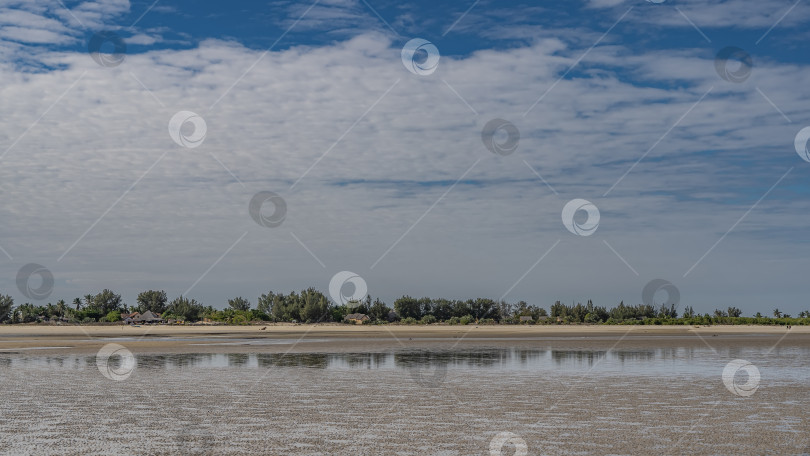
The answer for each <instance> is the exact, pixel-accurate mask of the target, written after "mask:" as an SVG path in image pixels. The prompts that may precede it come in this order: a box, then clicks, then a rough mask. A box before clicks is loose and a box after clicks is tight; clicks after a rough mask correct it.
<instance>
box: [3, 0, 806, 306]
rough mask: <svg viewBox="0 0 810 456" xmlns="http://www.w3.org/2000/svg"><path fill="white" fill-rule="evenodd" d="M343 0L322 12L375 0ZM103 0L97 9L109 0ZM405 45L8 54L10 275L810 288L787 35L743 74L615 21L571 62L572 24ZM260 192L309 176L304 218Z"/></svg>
mask: <svg viewBox="0 0 810 456" xmlns="http://www.w3.org/2000/svg"><path fill="white" fill-rule="evenodd" d="M613 3H616V2H607V3H605V2H602V3H601V5H602V6H610V4H613ZM127 6H128V5H127ZM326 6H327V9H326V10H320V12H319V13H318V14H319V15H316V16H314V19H318V18H323V17H332V16H330V15H338V16H339V17H340V18H343V19H341V20H344V19H345V20H347V21H348V20H349V19H348V18H345V17H344V15H347V14H349V13H347V12H345V11H337V10H334V8H335V6H334V5H326ZM338 6H339V5H338ZM119 7H120V8H121V9H123V8H124V7H125V5H124V4H123V3H121V4H120V5H119ZM620 7H621V5H619V6H617V8H620ZM77 11H78V12H77ZM351 11H353V10H351V9H350V10H349V12H351ZM92 12H93V10H92V9H91V8H89V7H87V8H85V9H84V10H83V9H81V8H79V9H75V8H74V9H73V13H74V14H76V15H77V18H78V20H81V21H82V22H85V21H87V22H91V21H94V20H97V21H100V20H101V15H100V14H101V13H99V15H97V16H94V15H93V14H91V13H92ZM29 13H30V14H34V13H32V12H30V11H29ZM48 14H52V15H54V14H55V15H56V17H57V18H59V20H58V21H57V20H54V22H47V21H46V22H47V24H46V23H44V22H42V23H40V22H37V21H41V20H42V19H36V18H30V17H29V19H30V24H28V29H29V30H31V31H32V32H31V34H30V35H29V36H30V38H29V39H28V41H27V42H28V43H35V42H37V41H36V38H35V36H36V35H37V34H38V33H42V34H47V33H51V34H55V36H51V37H50V38H49V39H52V40H62V39H77V36H78V35H77V33H76V32H75V27H74V26H73V24H72V22H71V21H75V20H76V19H73V18H68V17H66V16H64V14H63V13H48ZM48 14H45V13H42V14H41V15H40V16H41V17H45V16H48ZM104 14H109V15H112V16H115V15H116V14H119V13H118V12H117V10H116V9H115V8H111V9H110V11H107V12H105V13H104ZM26 17H27V16H26ZM59 24H62V25H61V27H66V28H67V29H66V30H62V31H60V28H59V27H60V25H59ZM65 24H67V25H65ZM12 32H13V31H12ZM12 32H9V33H12ZM569 32H570V31H567V30H561V31H560V34H559V35H560V36H562V37H565V36H567V35H569ZM56 35H58V36H56ZM549 35H553V33H549ZM42 36H43V37H44V38H43V39H46V38H47V37H45V35H42ZM4 38H5V39H7V40H13V37H12V36H11V35H7V36H4ZM21 41H24V40H21ZM402 44H404V41H403V42H399V41H394V40H393V38H391V36H390V35H388V34H383V33H378V32H364V33H359V34H355V35H354V36H352V37H351V38H345V39H341V40H339V41H336V42H334V43H331V44H328V45H307V46H304V45H300V46H292V47H289V48H287V49H284V50H280V51H271V52H268V53H266V54H264V53H263V51H262V50H254V49H250V48H248V47H245V46H243V45H242V44H240V43H238V42H236V41H223V40H217V39H208V40H204V41H202V42H201V43H199V44H198V45H196V46H193V47H191V48H188V49H180V50H178V49H160V50H153V51H148V52H141V53H135V54H130V55H127V57H126V60H125V61H124V63H122V64H121V65H119V66H117V67H114V68H105V67H101V66H99V65H97V64H96V63H95V62H94V61H93V60H92V59H91V58H90V57H89V56H88V55H87V54H86V53H77V52H67V51H59V50H52V49H51V50H40V51H37V53H36V58H37V59H41V60H42V61H47V62H48V66H49V67H50V68H58V69H54V70H48V71H38V72H36V73H30V72H24V71H25V70H24V69H20V68H18V66H17V65H15V64H13V62H12V63H6V64H4V65H3V66H2V75H0V77H2V80H3V81H4V87H3V89H2V93H3V100H4V101H3V109H4V111H5V112H7V113H8V114H7V115H6V117H5V118H4V120H5V121H4V122H3V123H2V125H0V139H1V140H2V148H1V149H2V150H1V151H0V153H3V151H5V154H4V155H3V157H2V159H1V160H0V200H2V204H1V205H0V217H2V219H3V220H4V223H3V227H2V228H0V246H2V247H3V248H4V249H5V250H7V251H8V252H9V253H10V254H11V256H12V257H13V258H14V259H13V260H11V259H8V258H6V259H3V260H2V262H1V263H0V268H1V269H2V271H3V274H2V277H6V278H7V279H6V280H5V281H3V282H0V287H1V288H0V289H2V290H3V291H4V292H6V293H9V292H13V291H14V289H13V277H14V275H15V274H16V272H17V269H19V267H20V265H21V264H24V263H29V262H36V263H40V264H43V265H45V266H47V267H48V268H50V269H51V271H52V272H53V274H54V276H55V278H56V286H55V288H54V292H53V297H54V298H56V299H58V298H59V297H64V298H66V299H67V298H71V297H74V296H79V295H81V294H84V293H86V292H90V291H94V290H98V289H101V288H103V287H110V288H113V289H115V290H116V291H120V292H123V293H124V294H125V298H127V299H128V300H129V302H133V301H134V296H135V294H136V293H137V292H138V291H140V290H142V289H147V288H156V287H160V288H165V289H166V290H167V291H168V292H169V294H171V295H176V294H180V293H182V292H184V291H185V290H186V289H187V288H188V287H189V286H190V285H192V283H194V282H195V280H197V279H198V278H199V277H200V276H201V275H202V274H203V273H204V272H206V270H207V269H208V268H209V266H211V265H214V263H215V262H216V265H215V266H214V267H213V268H212V269H211V271H210V273H208V274H207V275H206V276H205V278H204V279H203V280H201V281H200V282H199V284H198V285H197V286H196V287H195V288H194V291H193V292H192V295H194V296H197V297H200V298H202V301H203V302H205V303H206V304H213V305H222V303H224V298H225V297H228V296H233V295H237V294H241V295H246V296H256V295H258V294H259V293H262V292H266V291H267V290H268V289H273V290H277V291H284V290H289V289H294V288H301V287H306V286H310V285H314V286H317V287H319V288H320V289H322V290H324V291H325V290H326V289H327V288H328V283H329V279H330V278H331V277H332V275H333V274H334V273H335V272H337V271H341V270H351V271H355V272H356V273H357V274H359V275H360V276H362V277H363V278H364V279H365V281H366V282H367V284H368V288H369V293H370V294H372V295H373V296H382V297H383V298H386V299H388V300H391V299H393V298H395V297H396V296H398V295H401V294H403V293H409V292H410V293H413V292H414V291H413V290H414V289H417V290H419V293H424V294H428V295H435V296H439V295H442V296H448V297H475V296H479V295H486V296H490V297H493V298H498V297H500V296H501V295H502V294H503V293H505V292H506V291H507V290H510V291H509V294H507V295H506V299H511V300H517V299H526V300H531V301H532V302H536V303H538V304H541V305H545V306H547V305H548V304H549V303H550V302H553V301H554V300H556V299H564V300H571V299H579V300H585V299H588V298H593V299H594V300H595V301H596V302H597V303H601V304H609V305H612V304H615V303H616V302H618V300H621V299H624V300H625V301H627V302H640V300H641V290H642V288H643V286H644V285H645V284H646V283H647V282H648V281H649V280H650V279H651V278H656V277H663V278H666V279H667V280H670V281H671V282H673V283H676V284H677V286H678V288H679V289H680V292H681V296H682V303H683V304H684V305H689V304H694V306H695V307H696V309H700V310H705V311H710V310H712V309H709V308H706V309H702V308H701V306H702V305H704V303H705V305H706V306H708V305H716V306H717V307H721V306H725V305H737V306H739V307H742V308H744V309H750V310H754V309H755V308H760V307H761V302H762V299H764V298H765V297H766V296H770V295H776V296H779V297H780V299H781V300H783V301H784V302H785V303H786V304H785V305H784V306H782V305H781V304H780V307H785V308H787V307H788V306H789V305H790V301H791V300H795V299H797V297H798V296H800V295H801V293H802V286H801V283H802V282H801V280H800V278H799V273H798V272H797V271H801V270H804V269H805V268H806V267H807V266H808V264H807V263H808V261H807V260H806V258H808V255H807V253H808V252H807V248H808V247H807V244H806V243H805V242H804V239H803V238H802V237H801V234H800V233H801V232H802V231H801V230H802V227H804V226H806V222H807V220H806V218H805V217H803V216H802V215H801V214H805V213H807V209H808V203H807V201H806V199H803V198H800V196H802V194H804V195H806V188H804V187H801V186H802V185H803V184H802V183H801V181H802V179H803V177H805V176H806V173H807V172H808V171H807V169H806V168H805V167H803V166H802V164H803V163H804V162H801V160H799V159H798V158H797V156H796V153H795V151H794V150H793V138H794V136H795V134H796V132H797V131H798V129H799V128H797V125H796V124H797V123H798V122H804V123H807V122H810V119H807V118H806V115H804V114H803V111H804V108H803V107H805V106H806V105H807V101H808V100H807V97H806V95H805V94H804V93H803V92H802V91H800V90H798V89H799V88H801V87H802V84H803V81H804V79H805V78H804V77H803V75H806V72H807V70H808V68H807V65H799V64H796V63H790V64H787V63H779V62H778V61H769V60H768V59H761V60H760V61H758V63H757V65H756V68H755V71H754V72H753V73H752V76H751V77H750V78H749V80H748V81H746V83H745V84H741V85H734V84H728V83H726V82H725V81H723V80H722V79H720V78H719V77H717V74H716V72H715V70H714V63H713V59H714V52H712V51H707V50H706V49H690V48H686V49H676V50H655V51H652V50H651V51H648V52H641V53H639V52H637V50H630V49H628V48H626V47H625V46H624V45H622V44H621V43H620V42H611V43H609V44H608V45H605V46H600V47H596V48H594V49H593V50H592V51H590V52H589V53H588V56H587V58H586V59H584V60H583V61H582V65H583V66H582V67H581V70H580V71H579V72H578V73H577V77H567V78H564V79H562V80H560V79H559V78H560V76H561V75H562V74H563V73H564V72H565V71H566V69H567V68H569V67H570V66H571V65H574V64H575V63H577V59H578V58H580V57H581V56H582V54H583V52H585V51H586V50H587V48H588V46H590V44H592V43H587V44H583V43H580V42H578V41H569V40H566V39H565V38H557V37H552V36H548V37H538V38H537V39H535V40H532V41H531V43H528V44H526V45H524V46H519V47H513V48H509V49H486V50H480V51H477V52H472V53H470V54H469V55H464V56H453V55H445V54H443V55H442V57H441V62H440V64H439V67H438V69H437V71H436V72H435V73H434V74H432V75H430V76H427V77H421V76H417V75H413V74H411V73H409V72H408V71H407V70H406V69H405V68H404V67H403V65H402V63H401V61H400V52H399V51H400V47H401V45H402ZM18 45H19V43H18ZM9 46H11V45H9ZM439 46H441V45H440V43H439ZM248 69H250V71H247V72H246V70H248ZM550 87H552V90H550V91H548V93H547V95H546V96H545V97H543V99H542V100H541V101H540V102H539V103H537V104H536V105H535V106H534V107H533V108H531V106H532V104H533V103H534V102H535V100H537V99H538V98H540V97H541V95H543V94H544V93H545V92H546V91H547V90H548V89H549V88H550ZM757 88H758V89H759V90H761V91H762V92H763V93H766V94H767V96H768V98H769V99H770V100H771V101H773V102H774V103H775V104H777V106H778V107H779V109H780V110H781V111H783V113H784V114H785V115H787V116H788V117H790V118H791V119H792V121H793V122H786V121H785V119H784V118H783V117H782V116H781V115H780V114H779V113H778V112H776V111H775V110H774V107H773V106H772V105H771V104H770V103H769V102H768V101H767V100H765V99H763V97H762V96H761V95H760V93H759V92H758V91H757ZM57 100H58V102H57ZM530 108H531V109H530ZM179 111H190V112H194V113H197V114H198V115H200V116H201V117H202V118H204V119H205V123H206V126H207V132H206V137H205V142H204V143H203V144H202V145H200V146H199V147H196V148H194V149H184V148H182V147H179V146H177V144H175V142H174V141H173V140H172V138H171V137H170V136H169V134H168V133H167V124H168V122H169V119H170V118H171V117H172V116H173V115H174V114H175V113H177V112H179ZM43 113H46V114H45V115H44V116H43ZM803 116H804V118H803ZM494 118H502V119H506V120H508V121H510V122H512V123H513V124H514V125H515V126H516V127H517V128H518V129H519V131H520V142H519V145H518V147H517V149H516V151H515V152H514V153H512V154H510V155H508V156H498V155H495V154H492V153H490V152H489V151H488V150H487V149H486V147H485V146H484V145H483V144H482V142H481V131H482V129H483V128H484V126H485V125H486V124H487V122H488V121H490V120H492V119H494ZM31 125H34V126H33V127H31ZM29 127H31V128H30V130H29V131H28V132H27V133H26V130H27V129H29ZM662 138H663V139H662ZM642 157H643V159H642V160H639V159H640V158H642ZM637 161H638V164H637V165H634V163H636V162H637ZM791 166H795V167H796V169H795V170H794V171H792V174H789V175H788V176H787V177H785V179H784V181H783V182H782V183H781V184H780V185H779V186H777V187H776V188H775V189H774V190H773V191H772V192H771V193H769V195H768V197H767V198H765V199H764V200H763V201H762V203H761V204H760V205H758V206H757V208H755V209H754V210H752V211H751V212H750V213H749V214H748V215H747V216H746V218H745V219H744V221H743V222H741V223H740V224H739V225H738V226H736V227H735V229H734V231H732V232H731V233H730V234H729V235H728V236H727V238H725V239H724V240H723V241H722V243H720V244H718V246H717V248H716V249H714V250H713V251H712V252H711V253H710V254H709V255H707V256H706V257H705V259H703V260H702V261H701V262H700V264H698V265H697V266H695V267H694V269H693V270H692V271H691V272H690V273H689V274H688V276H687V277H684V273H685V272H686V271H687V270H688V269H689V268H690V267H692V266H693V265H694V264H695V263H696V261H697V260H698V259H699V258H701V256H702V255H704V254H705V253H706V252H707V250H709V248H710V247H712V245H713V244H714V243H715V242H716V241H717V240H718V239H719V238H720V237H721V236H722V235H723V234H724V233H725V232H726V231H727V230H728V229H729V228H730V227H732V225H734V224H735V222H737V221H738V220H739V219H740V218H741V217H742V216H743V215H744V214H745V213H746V211H747V210H748V209H749V208H751V207H752V206H753V205H754V203H755V202H756V201H757V200H758V199H759V198H760V197H761V196H763V195H764V194H765V193H766V192H767V191H768V189H769V188H770V187H771V185H773V184H774V183H776V182H777V180H778V179H780V176H783V174H784V173H785V172H786V171H787V170H788V169H789V168H790V167H791ZM631 167H632V170H631V171H630V172H628V170H630V169H631ZM626 172H627V175H626V176H625V177H624V178H622V176H623V175H624V174H625V173H626ZM462 176H463V179H462ZM540 176H542V178H541V177H540ZM620 178H622V179H620ZM543 181H545V183H544V182H543ZM133 184H135V185H133ZM451 187H452V190H450V191H449V192H447V190H449V189H451ZM260 191H270V192H274V193H276V194H278V195H280V196H281V197H283V198H284V200H285V202H286V205H287V215H286V218H285V220H284V223H283V224H282V225H281V226H279V227H276V228H274V229H272V230H268V229H264V228H262V227H260V226H257V224H256V223H254V221H253V219H252V218H251V216H250V214H249V213H248V204H249V202H250V199H251V198H252V197H253V196H254V195H255V194H256V193H257V192H260ZM608 191H609V194H607V195H605V194H606V192H608ZM445 192H447V193H446V194H445ZM574 198H583V199H587V200H589V201H591V202H593V203H594V204H595V205H596V206H598V208H599V211H600V214H601V218H600V225H599V230H598V232H597V233H595V234H594V235H593V236H590V237H588V238H583V237H576V236H573V235H570V233H568V231H566V229H565V227H564V226H563V225H562V224H561V223H560V213H561V211H562V208H563V206H564V205H565V203H566V202H567V201H570V200H572V199H574ZM417 221H419V222H418V223H416V222H417ZM91 227H92V229H89V228H91ZM88 229H89V231H88ZM85 232H86V235H83V233H85ZM244 233H247V234H246V235H245V234H244ZM243 235H244V236H243ZM82 236H83V237H82ZM80 238H81V240H80V241H79V242H76V241H77V239H80ZM400 238H401V239H400ZM398 239H400V241H399V242H397V241H398ZM299 241H300V243H299ZM557 241H560V243H559V245H557V246H556V247H555V248H554V249H553V250H552V251H551V252H549V253H548V256H547V257H546V258H545V259H544V260H543V261H542V262H540V263H538V264H537V266H536V267H534V268H532V265H533V264H535V262H537V261H538V259H539V258H540V257H541V256H542V255H543V254H544V253H545V252H546V251H547V250H548V249H549V248H550V247H551V246H552V245H555V242H557ZM74 243H75V245H74ZM301 243H303V244H304V245H305V246H306V248H304V247H303V246H302V244H301ZM395 243H396V245H394V244H395ZM606 243H609V245H610V247H611V248H609V247H608V246H607V245H606ZM392 245H393V248H391V247H392ZM307 250H309V251H307ZM613 250H615V252H614V251H613ZM226 251H228V252H229V253H228V254H227V255H225V256H223V257H222V260H221V261H217V260H218V258H220V257H221V256H222V255H223V253H225V252H226ZM386 251H388V253H387V254H386V255H383V253H384V252H386ZM65 252H67V253H65ZM617 253H618V254H619V255H621V258H619V257H618V256H617ZM313 254H314V255H315V256H317V260H316V258H313V256H312V255H313ZM63 255H64V256H63ZM60 256H62V258H61V260H59V261H57V259H58V258H60ZM320 262H323V264H324V265H325V268H324V267H322V266H321V264H320ZM625 262H626V263H627V264H628V265H629V266H630V267H628V266H626V265H625ZM372 264H374V265H375V266H374V267H373V268H372V267H371V266H372ZM529 270H531V271H530V272H529V273H528V274H527V275H526V276H525V278H524V279H523V280H522V281H519V282H518V279H519V278H521V276H523V275H524V273H526V272H527V271H529ZM637 274H638V275H637ZM763 283H766V284H768V288H767V290H766V291H767V293H765V292H763V291H762V289H763V286H762V284H763ZM12 294H13V293H12ZM709 303H711V304H709Z"/></svg>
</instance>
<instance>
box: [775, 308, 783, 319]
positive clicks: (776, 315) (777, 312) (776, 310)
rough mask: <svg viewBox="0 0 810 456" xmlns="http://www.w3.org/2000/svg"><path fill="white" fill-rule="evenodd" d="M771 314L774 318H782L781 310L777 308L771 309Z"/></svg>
mask: <svg viewBox="0 0 810 456" xmlns="http://www.w3.org/2000/svg"><path fill="white" fill-rule="evenodd" d="M773 316H774V317H776V318H782V312H780V311H779V309H773Z"/></svg>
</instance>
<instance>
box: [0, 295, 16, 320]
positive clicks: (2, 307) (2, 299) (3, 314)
mask: <svg viewBox="0 0 810 456" xmlns="http://www.w3.org/2000/svg"><path fill="white" fill-rule="evenodd" d="M12 307H14V299H13V298H12V297H11V296H8V295H0V322H3V321H6V320H8V319H9V317H10V315H11V308H12Z"/></svg>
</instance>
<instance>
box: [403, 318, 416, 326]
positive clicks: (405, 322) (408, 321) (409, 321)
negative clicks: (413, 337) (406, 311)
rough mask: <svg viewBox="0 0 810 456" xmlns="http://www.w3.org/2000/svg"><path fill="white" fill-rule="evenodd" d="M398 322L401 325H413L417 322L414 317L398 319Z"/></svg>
mask: <svg viewBox="0 0 810 456" xmlns="http://www.w3.org/2000/svg"><path fill="white" fill-rule="evenodd" d="M400 322H401V323H402V324H403V325H415V324H416V323H418V322H417V320H416V318H413V317H408V318H403V319H402V320H400Z"/></svg>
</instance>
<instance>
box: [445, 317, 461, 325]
mask: <svg viewBox="0 0 810 456" xmlns="http://www.w3.org/2000/svg"><path fill="white" fill-rule="evenodd" d="M460 321H461V320H460V319H459V318H458V317H450V319H449V320H447V324H448V325H457V324H459V322H460Z"/></svg>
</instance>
